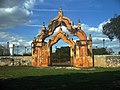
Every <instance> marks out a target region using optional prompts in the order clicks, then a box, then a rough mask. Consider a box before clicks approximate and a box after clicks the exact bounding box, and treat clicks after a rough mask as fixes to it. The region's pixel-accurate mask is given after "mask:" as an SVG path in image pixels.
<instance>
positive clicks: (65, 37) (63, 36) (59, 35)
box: [48, 28, 75, 48]
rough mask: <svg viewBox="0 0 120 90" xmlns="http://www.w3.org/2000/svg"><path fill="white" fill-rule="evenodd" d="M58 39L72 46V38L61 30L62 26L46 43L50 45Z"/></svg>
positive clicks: (73, 43)
mask: <svg viewBox="0 0 120 90" xmlns="http://www.w3.org/2000/svg"><path fill="white" fill-rule="evenodd" d="M60 39H62V40H63V41H64V42H66V43H67V44H69V45H70V46H71V47H72V48H74V45H75V42H74V41H73V40H72V38H69V37H68V35H67V34H66V33H64V32H63V31H62V28H60V29H59V31H58V32H57V33H56V34H55V35H54V36H53V38H52V39H50V40H49V42H48V45H49V46H50V47H51V46H52V45H53V44H55V43H57V42H58V41H59V40H60Z"/></svg>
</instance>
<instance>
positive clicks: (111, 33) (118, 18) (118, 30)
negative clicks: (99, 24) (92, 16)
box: [102, 15, 120, 41]
mask: <svg viewBox="0 0 120 90" xmlns="http://www.w3.org/2000/svg"><path fill="white" fill-rule="evenodd" d="M102 32H103V34H105V35H107V36H108V38H109V39H110V40H113V39H114V38H117V39H118V40H119V41H120V15H115V17H114V18H111V19H110V22H108V23H106V24H104V25H103V31H102Z"/></svg>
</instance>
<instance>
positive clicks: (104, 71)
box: [0, 67, 120, 90]
mask: <svg viewBox="0 0 120 90" xmlns="http://www.w3.org/2000/svg"><path fill="white" fill-rule="evenodd" d="M80 89H81V90H116V89H118V90H119V89H120V68H81V70H68V69H64V68H62V69H54V68H38V67H0V90H80Z"/></svg>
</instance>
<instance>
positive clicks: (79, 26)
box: [78, 19, 81, 30]
mask: <svg viewBox="0 0 120 90" xmlns="http://www.w3.org/2000/svg"><path fill="white" fill-rule="evenodd" d="M78 29H79V30H80V29H81V24H80V19H78Z"/></svg>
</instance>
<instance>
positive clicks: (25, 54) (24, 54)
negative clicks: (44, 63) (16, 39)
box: [23, 53, 32, 56]
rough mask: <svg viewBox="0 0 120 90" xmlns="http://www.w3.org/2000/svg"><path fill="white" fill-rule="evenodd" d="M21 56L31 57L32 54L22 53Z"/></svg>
mask: <svg viewBox="0 0 120 90" xmlns="http://www.w3.org/2000/svg"><path fill="white" fill-rule="evenodd" d="M23 56H32V53H23Z"/></svg>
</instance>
